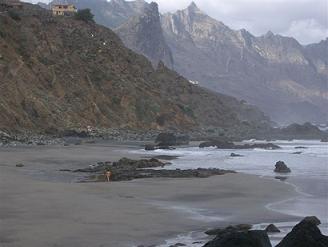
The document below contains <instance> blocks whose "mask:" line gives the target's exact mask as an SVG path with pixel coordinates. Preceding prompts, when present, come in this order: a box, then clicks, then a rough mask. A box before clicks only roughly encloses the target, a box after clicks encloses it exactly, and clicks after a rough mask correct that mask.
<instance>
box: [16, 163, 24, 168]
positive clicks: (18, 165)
mask: <svg viewBox="0 0 328 247" xmlns="http://www.w3.org/2000/svg"><path fill="white" fill-rule="evenodd" d="M16 167H24V164H22V163H18V164H16Z"/></svg>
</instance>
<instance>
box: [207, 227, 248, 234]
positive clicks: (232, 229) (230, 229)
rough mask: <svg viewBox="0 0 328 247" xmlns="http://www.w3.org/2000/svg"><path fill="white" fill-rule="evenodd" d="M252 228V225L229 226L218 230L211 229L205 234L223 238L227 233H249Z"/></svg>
mask: <svg viewBox="0 0 328 247" xmlns="http://www.w3.org/2000/svg"><path fill="white" fill-rule="evenodd" d="M251 228H252V225H249V224H239V225H235V226H228V227H226V228H223V229H222V228H216V229H211V230H208V231H206V232H205V234H207V235H210V236H212V235H215V236H222V235H224V234H227V233H233V232H242V231H248V230H250V229H251Z"/></svg>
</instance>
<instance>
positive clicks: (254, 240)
mask: <svg viewBox="0 0 328 247" xmlns="http://www.w3.org/2000/svg"><path fill="white" fill-rule="evenodd" d="M204 247H271V243H270V240H269V237H268V234H267V232H266V231H260V230H256V231H255V230H254V231H237V232H236V231H235V232H227V233H226V234H222V235H218V236H217V237H215V238H214V239H213V240H212V241H210V242H208V243H207V244H205V245H204Z"/></svg>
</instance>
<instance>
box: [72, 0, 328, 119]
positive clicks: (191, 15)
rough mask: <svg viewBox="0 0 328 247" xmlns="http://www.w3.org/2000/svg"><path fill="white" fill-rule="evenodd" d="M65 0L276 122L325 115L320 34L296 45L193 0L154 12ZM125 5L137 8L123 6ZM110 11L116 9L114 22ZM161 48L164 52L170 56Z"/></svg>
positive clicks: (327, 98) (143, 50)
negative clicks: (227, 19) (228, 21)
mask: <svg viewBox="0 0 328 247" xmlns="http://www.w3.org/2000/svg"><path fill="white" fill-rule="evenodd" d="M68 1H69V2H72V3H75V4H76V5H77V6H78V7H80V8H85V7H90V8H91V9H92V11H93V12H94V13H95V15H96V20H97V21H99V23H101V24H103V25H105V26H108V27H115V31H116V32H117V33H118V34H119V35H120V37H121V38H122V40H123V41H124V43H125V44H126V45H127V46H128V47H129V48H131V49H133V50H134V51H136V52H138V53H140V54H143V55H145V56H146V57H148V58H149V59H151V60H152V61H153V63H154V64H156V63H157V61H158V60H162V61H164V62H165V64H166V65H167V66H168V67H170V68H171V65H172V64H173V69H174V70H176V71H177V72H178V73H180V74H181V75H183V76H184V77H186V78H188V79H189V80H192V81H198V82H199V83H200V85H201V86H203V87H206V88H209V89H211V90H215V91H216V92H220V93H224V94H227V95H231V96H234V97H236V98H238V99H240V100H246V101H247V102H249V103H250V104H253V105H256V106H258V107H259V108H260V109H261V110H262V111H264V112H265V113H266V114H267V115H269V116H270V117H271V118H272V119H273V120H274V121H276V122H279V123H281V124H289V123H292V122H299V123H303V122H306V121H310V122H317V123H320V122H321V123H322V122H323V123H324V122H326V121H328V113H327V111H326V106H327V104H328V84H327V81H328V74H327V71H328V62H327V59H326V57H327V51H328V43H327V40H326V41H322V42H320V43H318V44H312V45H308V46H305V47H304V46H302V45H301V44H299V43H298V42H297V41H296V40H295V39H293V38H291V37H284V36H281V35H275V34H273V33H272V32H270V31H269V32H267V34H265V35H262V36H260V37H256V36H254V35H252V34H251V33H249V32H248V31H246V30H244V29H242V30H233V29H231V28H229V27H228V26H226V25H225V24H224V23H222V22H220V21H218V20H215V19H213V18H211V17H210V16H208V15H207V14H206V13H204V12H203V11H202V10H200V9H199V8H198V7H197V6H196V4H195V3H192V4H190V6H188V7H187V8H186V9H183V10H179V11H177V12H175V13H166V14H163V15H160V14H158V13H157V12H158V11H157V9H154V8H153V12H152V13H151V11H152V8H151V7H150V6H151V4H148V3H147V2H145V1H143V0H138V1H125V0H112V1H110V2H106V4H102V0H92V1H91V0H90V1H87V3H85V0H68ZM133 5H136V6H142V8H141V7H135V8H133V10H131V6H133ZM117 6H119V8H118V7H117ZM118 9H119V11H118ZM117 11H118V12H117ZM98 13H99V14H98ZM115 13H116V14H117V13H124V14H120V19H119V21H117V18H116V14H115ZM156 16H157V18H156ZM145 17H152V18H145ZM159 17H160V19H161V28H159V27H158V18H159ZM97 18H98V19H97ZM145 19H146V21H142V20H145ZM154 27H156V28H154ZM150 30H154V31H150ZM167 47H169V50H168V49H167ZM163 54H165V55H166V56H164V55H163ZM167 54H172V60H171V59H168V55H167Z"/></svg>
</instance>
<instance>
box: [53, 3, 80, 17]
mask: <svg viewBox="0 0 328 247" xmlns="http://www.w3.org/2000/svg"><path fill="white" fill-rule="evenodd" d="M51 10H52V14H53V15H59V16H71V15H74V14H75V13H76V12H77V8H76V7H75V6H74V5H73V4H55V5H52V7H51Z"/></svg>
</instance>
